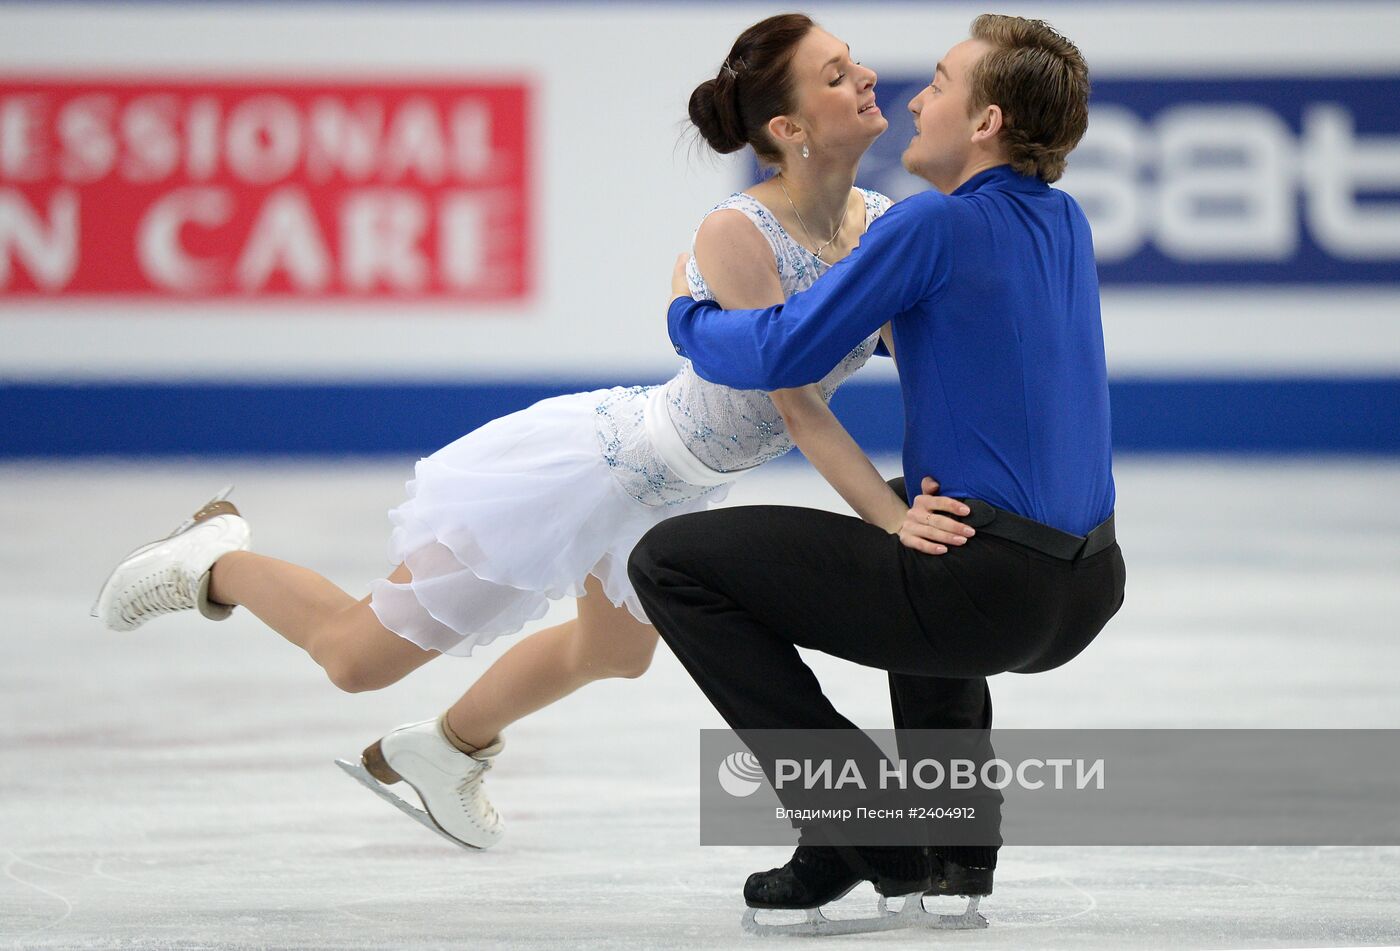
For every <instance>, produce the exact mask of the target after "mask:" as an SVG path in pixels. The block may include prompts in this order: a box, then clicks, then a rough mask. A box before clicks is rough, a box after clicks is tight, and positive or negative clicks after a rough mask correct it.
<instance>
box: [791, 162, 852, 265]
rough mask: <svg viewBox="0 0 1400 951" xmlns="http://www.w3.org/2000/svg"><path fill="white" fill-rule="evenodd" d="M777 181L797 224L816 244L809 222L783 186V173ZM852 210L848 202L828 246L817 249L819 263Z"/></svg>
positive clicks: (816, 255)
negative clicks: (803, 217) (803, 218)
mask: <svg viewBox="0 0 1400 951" xmlns="http://www.w3.org/2000/svg"><path fill="white" fill-rule="evenodd" d="M777 179H778V187H779V188H781V189H782V190H783V197H784V198H786V199H787V203H788V204H789V205H791V206H792V213H793V214H794V215H796V216H797V223H798V224H800V225H801V226H802V232H803V233H804V234H806V235H807V240H808V241H810V242H812V243H813V244H816V243H817V239H816V238H814V237H812V230H811V229H810V228H808V227H807V222H805V221H803V220H802V212H800V211H798V210H797V205H796V204H795V203H794V202H793V200H792V196H791V195H789V194H788V190H787V186H786V185H784V184H783V174H782V172H779V173H778V175H777ZM850 210H851V203H850V202H849V201H848V202H846V207H845V208H843V209H841V220H840V221H838V222H837V223H836V230H835V231H833V232H832V233H831V237H830V238H828V239H827V242H826V244H823V245H822V246H821V247H819V248H817V250H815V251H813V252H812V255H813V257H815V258H816V259H817V260H818V261H821V260H822V252H823V251H825V250H826V249H827V248H829V247H831V244H832V242H833V241H835V240H836V236H837V235H839V234H840V233H841V229H842V228H843V227H845V225H846V213H847V212H849V211H850ZM822 263H823V264H825V263H826V262H825V261H822Z"/></svg>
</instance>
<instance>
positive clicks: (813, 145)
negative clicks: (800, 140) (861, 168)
mask: <svg viewBox="0 0 1400 951" xmlns="http://www.w3.org/2000/svg"><path fill="white" fill-rule="evenodd" d="M791 69H792V77H793V89H794V92H795V93H796V100H797V114H796V115H795V116H793V117H792V118H793V119H794V120H796V121H797V123H798V124H799V125H801V126H802V128H803V129H804V130H806V132H807V136H806V139H805V140H804V141H805V142H806V144H807V146H808V148H809V149H810V150H811V151H812V152H814V153H819V154H826V153H827V150H838V149H839V150H843V151H850V150H854V151H856V153H857V154H862V153H864V152H865V150H866V149H868V148H870V145H871V143H873V142H874V141H875V140H876V139H877V138H879V137H880V133H882V132H884V131H885V129H886V128H888V127H889V121H888V120H886V119H885V117H884V115H882V114H881V112H880V108H879V107H878V106H876V105H875V79H876V77H875V70H873V69H870V68H869V67H867V66H862V65H860V64H859V63H857V62H855V61H854V60H853V59H851V49H850V47H849V46H847V45H846V44H845V43H843V42H842V41H841V40H839V39H837V38H836V37H834V36H832V35H831V34H830V33H828V32H826V31H825V30H823V29H821V28H820V27H813V28H812V29H811V31H810V32H808V34H807V35H806V36H805V37H803V38H802V42H801V43H799V44H798V45H797V49H796V50H794V51H793V56H792V66H791ZM801 150H802V149H801V145H800V144H799V145H798V146H797V151H798V153H799V154H800V153H801ZM799 161H801V160H800V159H799Z"/></svg>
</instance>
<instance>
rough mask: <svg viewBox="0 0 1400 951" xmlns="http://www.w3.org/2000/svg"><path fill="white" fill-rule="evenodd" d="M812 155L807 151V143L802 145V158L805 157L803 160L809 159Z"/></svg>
mask: <svg viewBox="0 0 1400 951" xmlns="http://www.w3.org/2000/svg"><path fill="white" fill-rule="evenodd" d="M811 154H812V153H811V152H808V151H807V143H806V142H803V143H802V157H803V158H807V157H808V156H809V155H811Z"/></svg>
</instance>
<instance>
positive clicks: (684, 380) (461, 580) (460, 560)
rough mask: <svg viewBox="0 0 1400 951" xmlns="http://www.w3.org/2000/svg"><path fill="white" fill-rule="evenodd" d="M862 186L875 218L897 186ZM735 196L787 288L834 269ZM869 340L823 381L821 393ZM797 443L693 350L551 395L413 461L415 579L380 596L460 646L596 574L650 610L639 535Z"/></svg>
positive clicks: (407, 544)
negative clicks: (614, 379)
mask: <svg viewBox="0 0 1400 951" xmlns="http://www.w3.org/2000/svg"><path fill="white" fill-rule="evenodd" d="M864 196H865V208H866V222H867V225H868V224H869V222H870V221H873V220H874V219H875V218H876V217H878V216H879V215H881V214H882V213H884V211H885V209H886V208H888V207H889V205H890V200H889V199H888V198H886V197H885V196H884V195H880V194H878V193H876V192H870V191H866V192H864ZM725 208H733V209H736V210H738V211H740V212H742V213H743V214H745V215H746V216H748V218H749V219H750V220H751V221H753V223H754V225H755V226H756V227H757V228H758V229H759V231H761V232H762V233H763V235H764V237H765V238H767V239H768V243H769V244H770V245H771V246H772V249H773V255H774V258H775V260H776V262H777V266H778V276H779V278H780V279H781V281H782V286H783V293H784V294H785V295H787V296H791V295H792V294H795V293H797V292H798V291H801V290H805V289H806V288H808V287H810V286H811V285H812V283H813V282H814V281H815V280H816V279H817V277H819V276H820V275H821V274H822V273H823V272H825V271H826V269H827V265H826V264H824V263H823V262H821V261H819V260H817V259H816V258H815V257H814V256H813V255H812V254H811V252H809V251H807V250H806V249H805V248H803V247H802V246H801V245H799V244H798V243H797V242H795V241H794V240H792V238H791V237H790V236H789V235H788V234H787V232H786V231H784V230H783V228H782V226H781V225H779V224H778V221H777V219H776V218H774V217H773V215H772V214H771V213H770V212H769V211H768V210H767V209H766V208H765V207H764V206H763V205H762V204H761V203H760V202H758V201H757V200H756V199H754V198H752V197H750V196H748V195H745V194H742V193H741V194H736V195H732V196H730V197H729V198H727V199H725V200H724V201H722V202H720V203H719V204H718V205H716V206H715V207H714V208H713V209H711V212H713V211H719V210H721V209H725ZM688 277H689V279H690V290H691V293H692V294H693V295H694V296H695V297H696V298H697V299H707V298H711V297H712V296H713V295H712V294H711V293H710V291H709V288H708V287H707V286H706V284H705V280H704V278H703V276H702V275H701V274H700V272H699V270H698V269H697V268H696V266H695V260H694V258H693V257H692V258H691V263H690V270H689V273H688ZM875 342H876V337H875V336H871V337H870V338H869V339H867V340H865V341H864V342H862V343H861V345H860V346H859V347H857V348H856V349H855V350H853V351H851V353H850V354H849V355H848V356H847V357H846V358H845V359H844V360H842V361H841V364H840V365H839V366H837V367H836V368H835V369H834V370H832V371H831V373H829V374H827V376H826V377H825V378H824V379H823V380H822V381H821V388H822V393H823V395H825V396H826V398H827V399H830V398H831V394H832V393H834V392H835V391H836V388H837V387H838V386H840V385H841V383H842V382H844V381H845V380H846V378H847V377H849V376H850V375H851V374H852V373H854V372H855V371H856V370H858V369H860V367H861V366H862V365H864V363H865V362H866V361H867V360H868V359H870V356H871V354H872V353H873V352H874V350H875ZM792 445H793V444H792V440H791V439H790V438H789V436H788V434H787V431H786V429H785V428H784V426H783V420H782V417H781V415H779V413H778V411H777V409H776V408H775V407H774V406H773V401H772V400H771V399H769V397H768V395H767V394H766V393H764V392H763V391H761V390H733V389H729V388H728V387H724V386H719V385H717V384H714V383H709V382H706V381H705V380H702V379H701V378H700V377H698V376H696V374H695V371H694V369H693V368H692V367H691V365H690V362H689V361H685V362H684V363H683V364H682V365H681V368H680V370H679V372H677V373H676V375H675V376H674V377H672V378H671V379H670V380H669V381H668V382H666V383H664V384H661V385H660V386H633V387H614V388H612V389H607V390H594V391H591V392H588V393H574V394H570V395H568V396H558V397H554V398H551V399H547V400H542V401H540V402H539V403H536V404H534V405H533V406H530V407H528V408H527V409H523V410H521V411H519V412H517V413H512V414H510V415H509V416H503V417H501V418H500V419H495V420H492V421H491V422H489V423H487V424H486V425H484V426H482V427H481V428H480V429H476V430H474V431H472V432H470V433H468V434H467V435H465V436H463V437H462V438H460V439H458V440H456V441H455V442H453V443H451V444H450V445H448V446H445V447H444V448H442V449H439V450H438V451H437V452H435V453H433V454H432V455H431V456H428V457H427V458H426V459H422V460H419V462H418V465H417V466H416V468H415V470H414V478H413V480H412V481H410V482H409V483H408V485H407V489H408V499H407V500H406V501H405V502H404V503H403V504H402V505H400V506H399V507H398V508H396V509H394V510H392V511H391V512H390V513H389V519H390V521H391V522H392V523H393V526H394V529H393V532H392V534H391V536H390V540H389V559H390V561H391V562H392V563H393V564H399V563H403V564H406V565H407V566H408V568H409V570H410V571H411V573H412V575H413V580H412V581H411V582H410V583H408V584H394V583H391V582H389V581H387V580H380V581H376V582H374V583H373V584H372V585H371V600H370V606H371V608H372V609H373V610H374V612H375V614H376V615H377V616H378V618H379V620H380V622H381V623H383V624H384V626H385V627H387V628H389V629H390V630H392V631H394V632H396V633H398V634H399V635H400V636H402V637H405V638H407V639H408V640H410V641H412V642H413V643H414V644H417V645H418V646H419V647H423V648H426V649H428V650H436V651H441V652H443V653H447V654H463V655H465V654H469V653H471V651H472V649H473V648H474V647H476V646H478V645H481V644H487V643H489V642H491V641H492V640H494V639H495V638H496V637H498V636H500V635H502V634H510V633H513V632H515V631H518V630H520V628H521V627H523V626H524V625H525V624H526V623H527V622H528V621H531V620H534V619H536V618H539V617H541V616H543V615H544V613H545V611H546V610H547V609H548V607H549V600H550V599H553V598H562V597H564V596H566V595H567V596H571V597H580V596H582V595H583V590H584V589H583V585H584V579H585V578H586V577H587V576H588V575H590V574H591V575H594V576H596V577H597V578H598V579H599V580H600V581H601V582H602V585H603V590H604V592H605V593H606V594H607V597H608V599H609V600H610V601H612V603H613V604H616V605H626V606H627V609H628V610H629V611H631V613H632V614H633V615H634V616H635V617H636V618H638V619H639V620H643V621H645V620H646V615H645V614H644V613H643V611H642V608H641V605H640V603H639V602H638V601H637V596H636V594H635V592H633V590H632V585H631V582H630V581H629V580H628V578H627V556H628V555H629V554H630V553H631V551H632V548H633V547H634V546H635V545H636V543H637V541H638V539H640V538H641V537H642V535H644V534H645V533H646V531H647V530H648V529H650V528H651V527H652V526H653V525H655V524H656V523H657V522H660V521H661V520H662V519H665V518H669V517H671V516H673V515H679V514H681V513H683V512H695V511H699V510H701V509H704V508H706V507H707V506H708V505H709V504H710V503H711V502H715V501H718V500H719V499H721V498H723V497H724V494H725V493H726V491H727V488H726V487H727V485H728V484H729V483H730V482H732V481H733V480H734V479H736V478H738V476H739V475H741V474H742V473H743V472H744V471H745V470H748V469H752V468H754V467H756V466H759V465H762V464H763V463H765V462H767V461H768V460H770V459H773V458H776V457H777V456H781V455H782V454H783V453H785V452H787V451H788V450H789V449H791V448H792Z"/></svg>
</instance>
